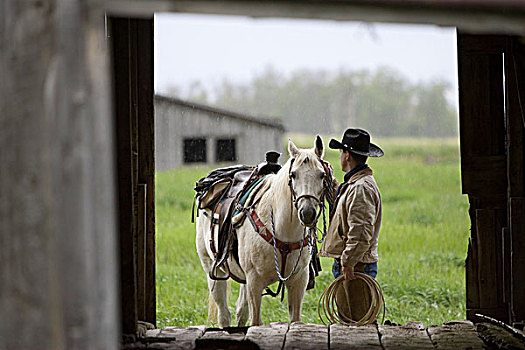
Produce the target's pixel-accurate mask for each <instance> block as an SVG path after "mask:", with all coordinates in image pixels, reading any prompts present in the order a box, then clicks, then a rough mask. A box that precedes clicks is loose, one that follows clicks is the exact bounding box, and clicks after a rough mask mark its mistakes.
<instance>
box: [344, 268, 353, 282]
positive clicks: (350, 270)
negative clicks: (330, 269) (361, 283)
mask: <svg viewBox="0 0 525 350" xmlns="http://www.w3.org/2000/svg"><path fill="white" fill-rule="evenodd" d="M342 272H343V275H344V276H345V280H355V279H356V277H355V275H354V268H353V267H344V266H343V270H342Z"/></svg>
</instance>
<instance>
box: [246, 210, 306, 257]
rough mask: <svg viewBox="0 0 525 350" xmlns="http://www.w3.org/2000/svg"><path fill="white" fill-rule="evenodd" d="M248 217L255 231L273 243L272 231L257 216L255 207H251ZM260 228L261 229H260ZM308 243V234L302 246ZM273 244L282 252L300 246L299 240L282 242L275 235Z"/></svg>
mask: <svg viewBox="0 0 525 350" xmlns="http://www.w3.org/2000/svg"><path fill="white" fill-rule="evenodd" d="M250 218H251V220H250V221H251V222H252V225H255V226H256V227H254V228H255V231H257V232H258V233H259V235H260V236H261V237H262V238H264V240H265V241H266V242H268V243H269V244H271V245H273V235H272V233H271V232H270V231H269V230H268V229H267V228H266V226H265V225H264V224H263V222H262V221H261V218H259V215H257V213H256V212H255V209H252V210H251V211H250ZM261 229H262V230H261ZM307 245H308V235H307V236H306V237H305V239H304V242H303V247H306V246H307ZM275 246H276V247H277V249H279V251H280V252H281V253H282V252H290V251H292V250H296V249H299V248H301V241H297V242H283V241H281V240H279V239H278V238H277V237H275Z"/></svg>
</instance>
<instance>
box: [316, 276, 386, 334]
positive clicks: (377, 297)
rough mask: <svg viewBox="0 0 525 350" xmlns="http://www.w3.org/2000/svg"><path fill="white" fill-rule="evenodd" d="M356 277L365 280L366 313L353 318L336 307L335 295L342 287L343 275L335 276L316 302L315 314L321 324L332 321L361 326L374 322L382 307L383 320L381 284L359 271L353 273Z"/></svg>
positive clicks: (383, 302) (383, 305)
mask: <svg viewBox="0 0 525 350" xmlns="http://www.w3.org/2000/svg"><path fill="white" fill-rule="evenodd" d="M354 274H355V276H356V278H357V279H360V280H362V281H364V282H365V284H366V286H367V287H368V288H367V291H368V293H369V296H370V307H369V309H368V311H367V312H366V314H365V315H364V316H363V317H362V318H361V319H360V320H353V319H352V318H351V317H350V316H349V315H345V314H344V313H343V312H341V310H339V309H338V307H337V301H336V295H337V291H338V289H339V288H344V286H343V282H344V281H345V277H344V276H339V277H338V278H336V279H335V280H334V281H333V282H332V283H331V284H330V285H329V286H328V287H327V288H326V290H325V291H324V292H323V294H321V297H320V298H319V303H318V304H317V314H318V315H319V318H320V320H321V322H323V324H325V325H328V324H332V323H340V324H342V325H346V326H363V325H367V324H371V323H374V322H375V321H376V320H377V317H378V315H379V313H380V311H381V309H383V321H384V320H385V299H384V297H383V292H382V291H381V286H380V285H379V283H378V282H377V281H376V280H375V279H374V278H372V277H370V276H368V275H366V274H364V273H361V272H355V273H354Z"/></svg>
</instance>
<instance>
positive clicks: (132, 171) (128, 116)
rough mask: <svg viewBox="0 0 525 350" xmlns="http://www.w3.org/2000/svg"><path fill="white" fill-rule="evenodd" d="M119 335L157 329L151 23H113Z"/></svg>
mask: <svg viewBox="0 0 525 350" xmlns="http://www.w3.org/2000/svg"><path fill="white" fill-rule="evenodd" d="M109 25H110V37H111V42H112V49H113V73H114V95H115V118H116V131H117V147H116V148H117V172H118V205H119V233H120V302H121V317H122V332H123V333H124V334H129V335H134V334H136V330H137V321H147V322H150V323H153V324H155V321H156V298H155V163H154V118H153V20H152V19H140V20H139V19H129V18H111V19H110V22H109Z"/></svg>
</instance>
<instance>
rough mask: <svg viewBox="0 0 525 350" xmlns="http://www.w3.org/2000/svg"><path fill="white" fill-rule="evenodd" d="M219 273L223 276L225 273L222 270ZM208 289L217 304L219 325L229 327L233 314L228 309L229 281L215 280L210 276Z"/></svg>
mask: <svg viewBox="0 0 525 350" xmlns="http://www.w3.org/2000/svg"><path fill="white" fill-rule="evenodd" d="M217 275H218V276H219V277H223V276H224V275H225V274H224V273H223V272H222V271H220V272H219V271H217ZM208 290H209V291H210V294H211V296H212V298H213V301H215V303H216V304H217V308H218V313H219V314H218V319H219V320H218V321H219V327H221V328H224V327H229V326H230V325H231V314H230V310H229V309H228V282H227V281H215V280H212V279H211V278H210V277H208Z"/></svg>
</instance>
